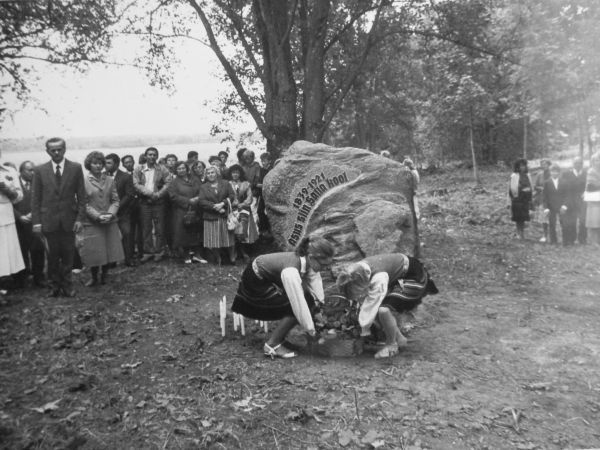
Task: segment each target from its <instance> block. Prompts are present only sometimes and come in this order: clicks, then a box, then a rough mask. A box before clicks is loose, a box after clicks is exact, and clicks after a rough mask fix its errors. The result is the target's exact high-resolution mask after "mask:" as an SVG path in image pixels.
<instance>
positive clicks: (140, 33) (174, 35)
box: [117, 31, 211, 48]
mask: <svg viewBox="0 0 600 450" xmlns="http://www.w3.org/2000/svg"><path fill="white" fill-rule="evenodd" d="M117 34H122V35H126V36H150V35H152V36H156V37H159V38H163V39H181V38H183V39H189V40H191V41H195V42H199V43H200V44H202V45H204V46H206V47H208V48H211V46H210V44H209V43H208V42H206V41H204V40H202V39H200V38H197V37H194V36H190V35H189V34H180V33H172V34H162V33H154V32H148V31H119V32H118V33H117Z"/></svg>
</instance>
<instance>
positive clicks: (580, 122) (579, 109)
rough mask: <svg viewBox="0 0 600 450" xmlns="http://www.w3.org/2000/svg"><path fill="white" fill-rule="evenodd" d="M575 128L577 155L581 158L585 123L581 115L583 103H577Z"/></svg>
mask: <svg viewBox="0 0 600 450" xmlns="http://www.w3.org/2000/svg"><path fill="white" fill-rule="evenodd" d="M577 129H578V131H579V157H580V158H583V149H584V145H585V137H584V136H585V123H584V117H583V105H581V104H579V105H577Z"/></svg>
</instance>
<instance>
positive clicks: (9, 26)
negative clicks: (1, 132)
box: [0, 0, 126, 119]
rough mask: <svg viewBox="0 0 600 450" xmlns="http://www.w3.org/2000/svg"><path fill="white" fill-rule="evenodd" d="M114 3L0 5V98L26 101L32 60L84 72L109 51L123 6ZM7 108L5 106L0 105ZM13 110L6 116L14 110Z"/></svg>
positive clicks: (53, 0)
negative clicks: (63, 65) (90, 64)
mask: <svg viewBox="0 0 600 450" xmlns="http://www.w3.org/2000/svg"><path fill="white" fill-rule="evenodd" d="M117 2H118V0H101V1H91V0H47V1H18V0H5V1H2V2H0V95H1V97H2V98H6V96H8V95H9V94H11V93H12V94H13V96H14V97H15V98H16V100H17V103H21V104H22V103H23V102H26V101H28V100H29V94H30V88H31V84H32V83H35V79H36V78H37V76H39V74H38V73H36V72H35V71H33V70H32V66H31V64H30V63H31V62H32V61H43V62H47V63H51V64H67V65H71V66H74V67H77V68H79V69H84V68H85V67H87V65H88V64H89V63H91V62H98V61H101V60H102V58H103V56H104V54H105V52H106V51H107V50H108V49H109V48H110V45H111V40H112V34H111V30H112V29H111V26H112V25H114V24H115V23H116V22H117V21H118V19H119V17H120V15H121V13H122V12H123V10H124V9H126V5H121V6H119V5H118V4H117ZM2 107H3V108H6V105H3V106H2ZM14 109H15V106H14V105H13V106H12V110H11V111H8V112H14ZM1 118H2V117H1V116H0V119H1Z"/></svg>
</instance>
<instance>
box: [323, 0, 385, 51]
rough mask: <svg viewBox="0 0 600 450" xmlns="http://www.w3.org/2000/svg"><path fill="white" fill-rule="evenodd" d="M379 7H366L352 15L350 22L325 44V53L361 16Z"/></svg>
mask: <svg viewBox="0 0 600 450" xmlns="http://www.w3.org/2000/svg"><path fill="white" fill-rule="evenodd" d="M380 6H381V5H379V6H372V7H368V8H365V9H362V10H360V11H359V12H357V13H354V14H353V15H352V16H351V17H350V20H349V21H348V22H347V23H346V24H345V25H344V26H343V27H342V28H341V29H340V30H339V31H338V32H337V33H336V34H334V35H333V36H332V38H331V40H330V41H329V42H328V43H327V44H325V53H327V52H328V51H329V49H330V48H331V47H332V46H333V45H335V43H336V42H338V41H339V40H340V39H341V37H342V35H343V34H344V33H345V32H346V31H348V30H349V29H350V28H351V27H352V26H353V25H354V24H355V23H356V21H357V20H358V19H360V18H361V17H362V16H364V15H365V14H366V13H368V12H369V11H373V10H376V9H378V8H379V7H380Z"/></svg>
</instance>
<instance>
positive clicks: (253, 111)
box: [188, 0, 274, 139]
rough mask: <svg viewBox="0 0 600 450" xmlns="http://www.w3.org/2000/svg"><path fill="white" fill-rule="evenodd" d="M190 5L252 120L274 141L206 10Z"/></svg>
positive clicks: (193, 2)
mask: <svg viewBox="0 0 600 450" xmlns="http://www.w3.org/2000/svg"><path fill="white" fill-rule="evenodd" d="M188 3H189V4H190V5H191V6H192V8H194V10H195V11H196V13H197V14H198V17H199V18H200V20H201V22H202V25H203V26H204V29H205V30H206V35H207V37H208V40H209V42H210V47H211V48H212V50H213V52H214V53H215V55H217V58H219V61H220V62H221V64H222V66H223V68H224V69H225V72H226V73H227V76H228V77H229V79H230V80H231V82H232V84H233V86H234V87H235V89H236V91H237V93H238V95H239V96H240V98H241V100H242V102H243V104H244V106H245V107H246V109H247V110H248V112H249V113H250V115H251V116H252V118H253V119H254V122H255V123H256V126H257V127H258V129H259V130H260V131H261V133H262V134H263V136H265V138H267V139H273V138H274V135H273V134H272V133H271V132H270V131H269V130H268V128H267V126H266V124H265V121H264V119H263V117H262V115H261V114H260V112H259V110H258V108H257V107H256V105H255V104H254V103H253V102H252V100H251V99H250V96H249V95H248V93H247V92H246V90H245V89H244V86H243V85H242V82H241V80H240V79H239V77H238V75H237V73H236V72H235V69H234V68H233V66H232V65H231V63H230V62H229V61H228V60H227V58H226V57H225V55H224V54H223V51H222V50H221V47H220V46H219V44H218V42H217V39H216V37H215V34H214V32H213V29H212V25H211V24H210V21H209V20H208V18H207V17H206V14H205V13H204V10H203V9H202V7H201V6H200V5H199V4H198V3H197V2H196V0H188Z"/></svg>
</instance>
